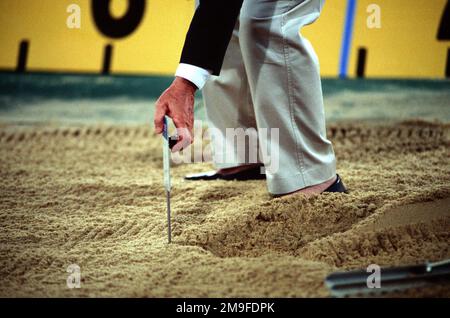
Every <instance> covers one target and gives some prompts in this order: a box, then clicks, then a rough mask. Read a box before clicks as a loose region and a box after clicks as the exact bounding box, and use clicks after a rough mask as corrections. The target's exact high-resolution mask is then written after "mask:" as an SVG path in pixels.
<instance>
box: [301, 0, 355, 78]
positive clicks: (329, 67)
mask: <svg viewBox="0 0 450 318" xmlns="http://www.w3.org/2000/svg"><path fill="white" fill-rule="evenodd" d="M346 6H347V1H346V0H328V1H326V2H325V6H324V7H323V11H322V14H321V16H320V18H319V19H318V20H317V21H316V22H314V23H313V24H311V25H309V26H306V27H305V29H304V30H302V31H301V32H302V35H303V36H305V37H306V38H307V39H308V40H309V41H310V42H311V43H312V45H313V47H314V49H315V50H316V53H317V55H318V57H319V61H320V71H321V74H322V76H336V75H337V73H338V69H339V55H340V52H341V44H342V31H343V29H344V20H345V10H346Z"/></svg>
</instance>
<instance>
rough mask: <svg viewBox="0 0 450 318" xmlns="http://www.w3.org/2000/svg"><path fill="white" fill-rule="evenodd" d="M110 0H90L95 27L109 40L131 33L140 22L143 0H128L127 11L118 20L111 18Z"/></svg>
mask: <svg viewBox="0 0 450 318" xmlns="http://www.w3.org/2000/svg"><path fill="white" fill-rule="evenodd" d="M110 2H111V0H91V7H92V14H93V17H94V21H95V25H96V26H97V28H98V29H99V30H100V32H101V33H103V34H104V35H106V36H108V37H110V38H115V39H118V38H123V37H126V36H128V35H130V34H131V33H133V32H134V31H135V30H136V29H137V27H138V26H139V24H140V23H141V21H142V18H143V16H144V12H145V3H146V1H145V0H128V10H127V12H126V13H125V14H124V15H123V16H122V17H120V18H115V17H113V16H111V13H110V11H109V8H110Z"/></svg>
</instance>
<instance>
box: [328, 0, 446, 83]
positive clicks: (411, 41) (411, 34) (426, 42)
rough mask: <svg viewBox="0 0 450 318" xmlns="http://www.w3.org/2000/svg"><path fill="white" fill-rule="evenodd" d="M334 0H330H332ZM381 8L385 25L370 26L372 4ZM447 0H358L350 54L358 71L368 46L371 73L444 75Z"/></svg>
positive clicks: (402, 75) (378, 75) (367, 73)
mask: <svg viewBox="0 0 450 318" xmlns="http://www.w3.org/2000/svg"><path fill="white" fill-rule="evenodd" d="M329 2H330V1H329ZM372 3H376V4H377V5H379V7H380V9H381V28H379V29H377V28H372V29H371V28H368V27H367V23H366V22H367V17H368V16H369V15H370V13H368V12H367V7H368V6H369V4H372ZM446 3H447V0H431V1H430V0H413V1H412V0H377V1H372V0H358V7H357V15H356V20H355V31H354V37H353V46H352V51H351V58H350V64H349V65H350V70H349V74H350V75H355V70H356V64H357V61H356V59H357V51H358V48H359V47H362V46H364V47H366V48H367V49H368V55H367V65H366V76H367V77H400V78H408V77H415V78H443V77H444V76H445V65H446V59H447V50H448V48H449V47H450V42H440V41H438V40H437V33H438V29H439V23H440V21H441V16H442V14H443V11H444V7H445V4H446Z"/></svg>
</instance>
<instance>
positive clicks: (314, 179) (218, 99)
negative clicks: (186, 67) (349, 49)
mask: <svg viewBox="0 0 450 318" xmlns="http://www.w3.org/2000/svg"><path fill="white" fill-rule="evenodd" d="M323 4H324V0H286V1H282V0H278V1H276V0H244V3H243V7H242V10H241V13H240V17H239V19H238V22H237V24H236V27H235V30H234V33H233V36H232V39H231V41H230V44H229V47H228V50H227V53H226V56H225V61H224V64H223V68H222V71H221V74H220V76H212V78H211V79H210V80H209V81H208V82H207V84H206V85H205V87H204V88H203V96H204V102H205V106H206V113H207V119H208V125H209V127H210V128H214V129H213V130H214V131H217V132H219V133H216V134H214V136H213V142H212V148H213V153H214V154H215V157H214V158H215V159H214V160H213V161H214V163H215V166H216V167H217V168H229V167H235V166H239V165H243V164H248V163H251V162H250V161H249V157H251V156H249V155H248V153H247V154H244V155H243V152H242V151H241V150H242V149H238V147H237V145H236V144H235V145H231V144H230V138H226V137H225V136H226V132H227V129H228V130H229V129H230V128H242V129H243V130H248V131H251V130H253V131H255V134H257V139H258V141H259V143H258V146H259V147H261V145H266V146H267V147H268V149H270V150H271V151H277V155H278V158H277V160H278V164H277V165H272V166H275V168H274V169H267V167H268V165H269V162H268V160H273V157H275V156H271V157H272V158H271V159H270V158H267V156H265V157H264V156H261V149H258V153H259V155H258V159H257V161H258V162H261V163H264V165H265V166H266V175H267V186H268V190H269V192H270V193H272V194H275V195H277V194H283V193H289V192H292V191H295V190H298V189H302V188H305V187H308V186H311V185H316V184H320V183H322V182H325V181H327V180H329V179H331V178H332V177H333V176H335V174H336V159H335V155H334V151H333V147H332V144H331V142H330V141H329V140H328V139H327V137H326V127H325V116H324V106H323V96H322V86H321V80H320V74H319V63H318V58H317V55H316V54H315V52H314V49H313V47H312V46H311V44H310V42H309V41H308V40H307V39H305V38H304V37H303V36H302V35H301V33H299V31H301V28H302V27H303V26H305V25H308V24H311V23H313V22H314V21H315V20H316V19H317V18H318V17H319V15H320V12H321V10H322V6H323ZM271 129H272V130H271ZM273 129H275V130H277V131H278V134H279V138H278V140H276V139H274V138H270V136H269V137H265V136H266V134H264V135H265V136H262V134H261V133H260V132H261V131H262V130H265V131H274V130H273ZM250 135H251V133H249V136H250ZM267 135H269V134H267ZM248 144H249V143H248ZM248 144H247V146H246V150H245V151H244V153H245V152H248V151H249V148H248ZM224 152H228V153H227V160H226V161H224V160H218V159H217V158H218V157H220V156H216V155H217V154H218V153H221V154H223V153H224ZM230 152H231V154H230ZM222 158H223V157H222Z"/></svg>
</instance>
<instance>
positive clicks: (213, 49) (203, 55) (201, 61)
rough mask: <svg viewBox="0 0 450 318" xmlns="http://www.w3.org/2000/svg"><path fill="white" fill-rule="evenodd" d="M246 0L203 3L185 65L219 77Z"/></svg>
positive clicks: (186, 49) (183, 60)
mask: <svg viewBox="0 0 450 318" xmlns="http://www.w3.org/2000/svg"><path fill="white" fill-rule="evenodd" d="M242 2H243V0H200V4H199V6H198V7H197V10H196V11H195V14H194V17H193V19H192V22H191V25H190V27H189V31H188V33H187V35H186V40H185V42H184V47H183V52H182V54H181V61H180V62H181V63H186V64H191V65H195V66H198V67H201V68H204V69H207V70H210V71H212V73H213V75H219V73H220V69H221V68H222V63H223V59H224V57H225V52H226V50H227V47H228V44H229V42H230V39H231V35H232V34H233V30H234V26H235V24H236V20H237V18H238V16H239V12H240V10H241V7H242Z"/></svg>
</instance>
